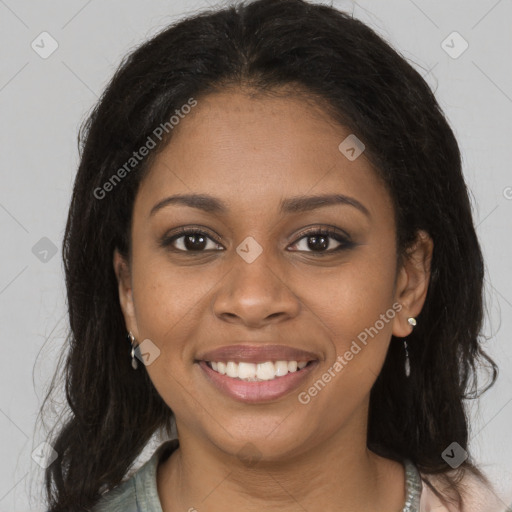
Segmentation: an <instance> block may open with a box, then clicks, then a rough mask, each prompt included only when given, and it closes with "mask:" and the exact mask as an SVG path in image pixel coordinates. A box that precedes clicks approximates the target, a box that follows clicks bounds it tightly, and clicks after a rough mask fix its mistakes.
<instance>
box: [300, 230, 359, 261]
mask: <svg viewBox="0 0 512 512" xmlns="http://www.w3.org/2000/svg"><path fill="white" fill-rule="evenodd" d="M332 239H334V240H335V242H336V243H337V244H338V245H337V246H335V247H334V248H332V247H331V246H332V245H333V243H332V241H331V240H332ZM301 240H305V241H306V243H305V244H303V246H302V248H299V249H298V250H299V251H305V252H312V253H317V254H318V255H321V254H322V253H328V254H329V253H333V252H336V251H340V250H342V249H349V248H351V247H354V245H355V244H354V243H353V242H351V241H350V240H349V239H348V238H347V237H346V236H344V235H341V234H340V233H338V232H336V231H333V230H330V229H314V230H310V231H307V232H305V233H302V236H301V238H300V239H299V240H298V241H297V242H295V243H294V244H293V245H295V246H297V245H298V244H299V243H300V242H301Z"/></svg>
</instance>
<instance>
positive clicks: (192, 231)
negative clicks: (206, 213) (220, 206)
mask: <svg viewBox="0 0 512 512" xmlns="http://www.w3.org/2000/svg"><path fill="white" fill-rule="evenodd" d="M187 235H200V236H203V237H206V238H209V239H210V240H212V241H213V242H215V243H217V244H219V242H217V241H216V240H214V239H213V238H212V236H211V235H210V234H209V233H207V232H206V231H203V230H202V229H198V228H181V229H180V230H179V232H178V233H176V234H174V235H172V236H170V237H168V236H164V237H163V238H162V240H161V242H160V244H159V245H160V246H161V247H163V248H169V246H171V249H170V250H172V251H173V252H177V253H191V254H194V253H196V254H201V253H205V252H207V251H205V250H199V251H186V250H183V249H176V248H174V247H172V244H173V242H175V241H176V240H178V239H180V238H183V237H184V236H187ZM314 235H317V236H318V235H320V236H325V237H329V238H333V239H334V240H336V242H339V243H340V245H339V246H338V247H336V248H335V249H328V250H326V251H298V252H308V253H311V254H313V255H315V256H323V255H327V254H332V253H335V252H338V251H341V250H344V249H350V248H352V247H354V245H355V244H354V243H353V242H352V241H351V240H349V238H347V237H346V236H343V235H341V234H340V233H339V232H337V231H335V230H333V229H326V228H312V229H309V230H307V231H304V232H302V233H301V234H300V235H299V238H298V239H297V240H296V241H295V242H294V243H293V244H292V245H296V244H297V243H298V242H299V241H300V240H302V239H303V238H308V237H311V236H314ZM219 245H220V244H219Z"/></svg>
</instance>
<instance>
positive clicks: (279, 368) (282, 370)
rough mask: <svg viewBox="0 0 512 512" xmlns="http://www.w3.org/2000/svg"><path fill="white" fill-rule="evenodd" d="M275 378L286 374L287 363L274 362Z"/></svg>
mask: <svg viewBox="0 0 512 512" xmlns="http://www.w3.org/2000/svg"><path fill="white" fill-rule="evenodd" d="M275 367H276V377H282V376H283V375H286V374H287V373H288V361H276V364H275Z"/></svg>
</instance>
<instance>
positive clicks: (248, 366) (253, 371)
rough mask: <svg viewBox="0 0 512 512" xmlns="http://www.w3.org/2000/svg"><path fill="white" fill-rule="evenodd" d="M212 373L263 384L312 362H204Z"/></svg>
mask: <svg viewBox="0 0 512 512" xmlns="http://www.w3.org/2000/svg"><path fill="white" fill-rule="evenodd" d="M205 363H206V364H207V365H208V367H209V368H211V369H212V370H213V371H215V372H217V373H219V374H221V375H225V376H227V377H230V378H232V379H235V380H239V381H245V382H263V381H270V380H276V379H279V378H280V377H284V376H285V375H288V374H289V373H296V372H300V371H301V370H302V369H304V368H305V367H306V366H308V365H310V364H311V363H313V361H284V360H282V361H264V362H261V363H249V362H243V361H241V362H239V363H236V362H234V361H227V362H224V361H205Z"/></svg>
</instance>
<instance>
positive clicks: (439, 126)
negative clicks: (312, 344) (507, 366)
mask: <svg viewBox="0 0 512 512" xmlns="http://www.w3.org/2000/svg"><path fill="white" fill-rule="evenodd" d="M227 87H242V88H244V89H247V90H251V91H254V92H256V93H266V94H271V93H275V92H276V91H279V90H282V89H283V87H284V88H286V87H287V88H288V89H287V90H288V91H291V92H288V94H293V93H294V92H293V91H296V92H297V94H301V93H302V94H306V95H307V96H308V97H310V98H311V99H313V100H315V101H317V102H318V104H321V105H322V107H323V108H324V109H325V110H326V111H327V112H328V113H329V114H330V115H331V116H332V118H333V119H334V120H335V121H336V122H338V123H339V124H340V125H343V126H346V127H348V128H350V131H351V132H352V133H354V134H356V135H357V137H358V138H359V139H361V140H362V141H364V143H365V145H366V152H365V155H366V156H367V157H368V158H369V160H370V162H371V163H372V164H373V165H374V167H375V170H376V173H377V175H378V177H379V178H381V179H382V180H383V182H384V183H385V184H386V187H387V189H388V191H389V193H390V195H391V198H392V201H393V204H394V208H395V220H396V227H397V231H396V236H397V257H398V261H400V259H401V258H404V257H406V254H407V249H408V248H409V247H410V246H411V244H412V242H413V241H414V240H415V238H416V234H417V232H418V230H425V231H426V232H427V233H428V234H429V235H430V236H431V237H432V239H433V241H434V253H433V258H432V263H431V277H430V284H429V288H428V294H427V297H426V301H425V304H424V307H423V309H422V311H421V313H420V315H419V317H418V325H417V327H416V328H415V329H414V331H413V332H412V333H411V335H410V336H409V338H408V341H409V342H408V346H409V355H410V364H411V368H412V370H411V376H410V378H409V380H406V377H405V374H404V371H403V367H404V351H403V349H402V344H400V343H398V342H397V343H393V340H392V343H391V344H390V348H389V351H388V354H387V357H386V360H385V363H384V366H383V368H382V371H381V373H380V375H379V376H378V378H377V380H376V382H375V384H374V386H373V388H372V390H371V396H370V412H369V425H368V441H367V443H368V447H369V448H370V449H371V450H373V451H374V452H375V453H377V454H380V455H382V456H384V457H387V458H390V459H394V460H398V461H400V460H403V459H404V458H409V459H410V460H412V462H413V463H415V464H416V466H417V467H418V468H419V469H420V471H422V472H423V473H424V475H427V474H430V475H435V474H437V475H439V476H441V477H442V479H444V480H445V482H446V483H447V484H448V486H449V488H450V489H451V490H454V491H455V496H456V498H455V500H456V501H458V502H459V503H460V502H461V501H460V500H461V493H460V492H459V491H460V490H462V487H461V486H460V488H459V485H458V484H459V483H460V479H461V478H462V476H463V474H464V473H465V472H466V471H469V472H471V473H473V474H475V475H477V476H478V477H479V478H480V479H481V480H482V481H484V482H485V483H486V484H488V485H490V483H489V481H488V480H487V479H486V477H485V475H484V474H483V473H482V472H481V470H479V469H478V468H477V466H476V465H475V463H474V462H472V459H471V457H469V458H468V459H467V460H466V461H465V462H464V463H463V464H462V465H461V466H460V467H459V468H458V470H457V471H456V472H455V476H454V474H453V472H450V471H448V470H451V468H450V467H448V466H447V464H446V463H445V462H444V460H443V458H442V456H441V454H442V453H443V451H444V450H445V449H446V448H447V447H448V446H449V445H450V444H451V443H452V442H454V441H456V442H457V443H458V444H459V445H460V446H462V447H463V448H464V449H465V450H468V441H469V428H468V414H467V411H466V408H465V404H464V400H466V399H469V398H475V397H478V396H479V393H478V380H479V378H477V377H478V376H477V373H478V370H479V369H480V368H481V367H487V368H488V369H490V370H492V371H491V372H489V373H492V377H491V382H490V384H489V385H488V386H487V387H485V389H484V390H483V391H486V390H487V389H488V388H489V387H490V386H492V385H493V384H494V382H495V380H496V378H497V375H498V368H497V366H496V364H495V363H494V361H493V360H492V359H491V358H490V357H489V356H488V355H487V354H486V353H485V351H484V350H483V348H482V339H481V336H482V335H481V334H480V331H481V328H482V321H483V279H484V262H483V258H482V253H481V248H480V245H479V242H478V239H477V235H476V232H475V227H474V224H473V219H472V211H471V204H470V200H469V197H468V190H467V187H466V184H465V181H464V177H463V174H462V170H461V156H460V152H459V147H458V145H457V142H456V139H455V137H454V134H453V132H452V130H451V128H450V126H449V125H448V123H447V121H446V119H445V117H444V115H443V113H442V111H441V109H440V107H439V105H438V103H437V101H436V99H435V97H434V95H433V93H432V91H431V90H430V88H429V86H428V85H427V84H426V82H425V81H424V79H423V78H422V77H421V75H420V74H419V73H418V72H417V71H416V70H415V69H414V68H413V67H412V66H411V65H410V64H409V63H408V62H407V61H406V60H405V59H404V58H403V57H402V56H400V55H399V54H398V53H397V51H396V50H394V49H393V48H392V47H391V46H390V45H389V44H388V43H387V42H385V41H384V40H383V39H382V38H381V37H380V36H378V35H377V34H376V33H375V32H374V31H373V30H372V29H370V28H369V27H368V26H366V25H365V24H364V23H362V22H360V21H358V20H356V19H354V18H353V17H352V16H351V15H349V14H346V13H343V12H340V11H339V10H336V9H334V8H332V7H328V6H325V5H315V4H311V3H308V2H306V1H303V0H257V1H254V2H250V3H238V4H236V5H232V6H230V7H225V8H222V9H218V10H208V11H203V12H200V13H194V14H193V15H190V16H189V17H187V18H185V19H182V20H180V21H179V22H176V23H174V24H172V25H171V26H169V27H167V28H165V30H163V31H161V32H160V33H159V34H157V35H156V36H154V37H153V38H151V39H150V40H149V41H147V42H145V43H144V44H142V45H140V46H139V47H138V48H136V49H135V50H134V51H133V52H132V53H131V54H129V55H128V56H126V57H125V58H124V60H123V62H122V63H121V65H120V66H119V68H118V70H117V71H116V73H115V75H114V77H113V78H112V80H111V81H110V83H109V85H108V87H107V88H106V90H105V91H104V93H103V95H102V97H101V99H100V100H99V102H98V103H97V105H96V106H95V107H94V109H93V110H92V112H91V113H90V115H89V117H88V118H87V120H86V121H85V122H84V124H83V125H82V127H81V130H80V134H79V137H78V139H79V149H80V157H81V160H80V165H79V168H78V174H77V176H76V180H75V183H74V189H73V195H72V199H71V204H70V207H69V216H68V219H67V225H66V230H65V235H64V241H63V249H62V254H63V260H64V268H65V277H66V288H67V299H68V307H69V322H70V332H69V335H68V342H69V344H68V346H67V347H66V351H67V352H66V355H67V357H66V360H65V369H64V371H62V370H58V371H57V372H56V374H55V375H57V374H59V373H58V372H59V371H60V372H61V373H60V374H59V375H62V374H63V375H64V379H65V392H66V399H67V404H68V405H69V410H68V415H67V417H66V418H65V420H64V419H62V418H61V419H60V421H59V422H57V423H56V424H55V425H54V428H53V429H52V432H51V438H50V439H49V440H48V442H49V443H50V444H51V445H52V446H53V447H54V449H55V450H56V452H57V453H58V458H57V459H56V460H55V462H54V463H53V464H52V465H50V466H49V467H48V468H47V470H46V474H45V492H46V495H47V496H46V498H47V502H48V507H49V509H50V511H51V512H61V511H83V510H87V509H88V508H90V507H91V506H93V505H94V504H95V503H96V502H97V501H98V500H99V499H100V497H101V494H102V493H103V492H105V491H107V490H109V489H111V488H113V487H115V486H116V485H118V484H119V483H120V482H121V481H122V480H123V478H124V477H125V476H126V475H127V472H128V470H129V469H130V467H131V466H132V465H133V463H134V461H135V460H136V458H137V457H138V456H139V455H140V454H141V452H142V450H143V449H144V447H145V446H146V445H147V444H148V442H149V441H150V439H151V438H152V436H153V435H154V434H155V433H156V432H164V433H166V434H169V433H170V432H171V429H172V425H173V420H174V416H173V412H172V410H171V409H170V408H169V407H168V406H167V405H166V404H165V402H164V401H163V400H162V398H161V397H160V395H159V394H158V393H157V391H156V390H155V388H154V386H153V384H152V382H151V380H150V378H149V376H148V374H147V372H146V371H138V372H133V371H132V369H131V366H130V355H129V343H128V342H127V339H126V327H125V322H124V318H123V315H122V312H121V308H120V304H119V296H118V283H117V279H116V276H115V273H114V269H113V264H112V256H113V252H114V249H115V248H118V249H119V251H120V252H121V254H123V255H124V256H125V258H127V259H128V260H129V256H130V252H131V249H130V243H131V242H130V226H131V217H132V211H133V204H134V198H135V196H136V193H137V189H138V186H139V184H140V183H141V180H143V179H144V176H145V173H146V172H147V170H148V169H149V168H150V166H151V162H152V161H153V159H154V157H155V155H156V154H158V151H159V150H161V149H162V148H163V147H164V146H165V144H166V143H167V142H168V141H169V140H170V137H172V130H169V132H168V133H165V137H162V140H161V142H159V143H158V146H157V147H156V148H155V149H154V150H153V151H152V152H151V153H150V154H149V156H148V157H147V158H146V159H144V160H143V161H141V162H140V163H139V164H138V167H137V168H136V169H135V170H133V171H132V172H130V173H128V174H127V175H126V176H125V177H124V178H123V180H122V182H121V183H118V184H116V186H114V187H112V190H111V191H110V192H109V193H108V194H106V195H105V197H103V198H100V199H98V198H97V197H96V196H95V193H94V191H95V190H98V188H101V187H102V186H103V185H104V184H105V183H106V182H107V181H108V180H109V179H110V178H111V177H112V175H113V174H114V173H115V172H116V170H117V169H119V168H121V167H122V166H123V164H125V163H126V162H127V161H128V160H129V159H130V157H132V155H133V152H134V151H135V150H137V149H138V148H140V147H141V146H143V145H144V143H145V142H146V141H147V138H148V136H150V135H151V133H153V132H154V130H155V127H157V126H159V125H161V124H163V123H166V122H168V120H169V118H170V116H172V115H173V113H174V112H175V111H176V109H179V108H180V107H181V106H182V105H184V104H186V103H187V102H188V100H189V99H190V98H191V97H194V98H196V99H197V100H198V101H200V98H201V97H205V95H207V94H209V93H212V92H214V91H220V90H225V89H226V88H227ZM398 341H400V340H398ZM54 387H55V377H54V380H53V381H52V384H51V385H50V387H49V391H48V393H47V395H46V397H45V400H44V402H43V406H42V408H41V410H44V407H45V403H46V402H47V401H48V399H49V398H50V396H51V394H52V390H53V389H54ZM55 431H56V432H55ZM424 478H426V480H425V481H426V482H428V478H427V477H426V476H424ZM428 485H430V486H431V487H433V485H432V484H431V483H428ZM434 490H435V489H434ZM435 492H436V493H437V494H438V495H439V496H440V494H439V493H438V491H437V490H435ZM462 501H463V500H462Z"/></svg>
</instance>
